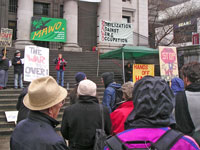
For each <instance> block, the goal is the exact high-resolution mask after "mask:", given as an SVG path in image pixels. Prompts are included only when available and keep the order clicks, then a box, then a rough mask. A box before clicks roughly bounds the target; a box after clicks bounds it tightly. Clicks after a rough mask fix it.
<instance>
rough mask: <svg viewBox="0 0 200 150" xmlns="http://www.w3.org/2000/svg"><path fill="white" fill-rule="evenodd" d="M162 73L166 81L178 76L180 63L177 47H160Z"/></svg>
mask: <svg viewBox="0 0 200 150" xmlns="http://www.w3.org/2000/svg"><path fill="white" fill-rule="evenodd" d="M159 56H160V74H161V77H162V78H163V79H165V80H166V81H171V79H173V78H174V77H178V63H177V52H176V47H163V46H160V47H159Z"/></svg>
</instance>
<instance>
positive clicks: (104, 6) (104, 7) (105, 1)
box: [97, 0, 122, 52]
mask: <svg viewBox="0 0 200 150" xmlns="http://www.w3.org/2000/svg"><path fill="white" fill-rule="evenodd" d="M100 20H106V21H112V22H121V21H122V0H101V3H99V8H98V19H97V26H99V25H100V24H99V23H100ZM97 36H98V37H99V27H98V28H97ZM97 41H98V49H99V50H100V51H101V52H107V51H110V50H113V49H116V48H119V47H121V44H107V43H101V42H99V38H97Z"/></svg>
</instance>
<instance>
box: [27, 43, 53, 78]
mask: <svg viewBox="0 0 200 150" xmlns="http://www.w3.org/2000/svg"><path fill="white" fill-rule="evenodd" d="M48 75H49V49H48V48H43V47H37V46H26V47H25V54H24V81H30V82H31V81H32V80H34V79H37V78H40V77H45V76H48Z"/></svg>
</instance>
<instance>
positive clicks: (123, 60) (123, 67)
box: [122, 51, 125, 83]
mask: <svg viewBox="0 0 200 150" xmlns="http://www.w3.org/2000/svg"><path fill="white" fill-rule="evenodd" d="M122 69H123V82H124V83H125V71H124V52H123V51H122Z"/></svg>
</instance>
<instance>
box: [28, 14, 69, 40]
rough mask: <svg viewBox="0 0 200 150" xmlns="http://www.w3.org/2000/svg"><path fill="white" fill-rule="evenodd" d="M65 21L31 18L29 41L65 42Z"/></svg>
mask: <svg viewBox="0 0 200 150" xmlns="http://www.w3.org/2000/svg"><path fill="white" fill-rule="evenodd" d="M66 28H67V26H66V20H65V19H57V18H46V17H32V27H31V40H35V41H49V42H66V32H67V31H66Z"/></svg>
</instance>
